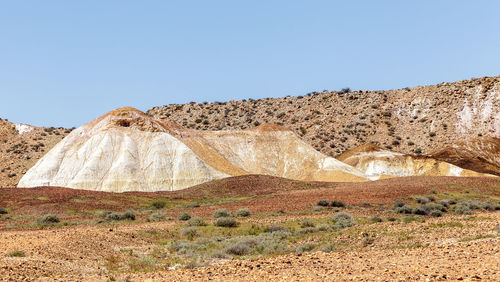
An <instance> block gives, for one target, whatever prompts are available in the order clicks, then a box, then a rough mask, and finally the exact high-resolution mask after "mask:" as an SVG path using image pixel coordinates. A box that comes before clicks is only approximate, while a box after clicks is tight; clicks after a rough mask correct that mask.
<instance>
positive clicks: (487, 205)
mask: <svg viewBox="0 0 500 282" xmlns="http://www.w3.org/2000/svg"><path fill="white" fill-rule="evenodd" d="M481 208H482V209H484V210H487V211H494V210H495V205H494V204H492V203H490V202H484V203H481Z"/></svg>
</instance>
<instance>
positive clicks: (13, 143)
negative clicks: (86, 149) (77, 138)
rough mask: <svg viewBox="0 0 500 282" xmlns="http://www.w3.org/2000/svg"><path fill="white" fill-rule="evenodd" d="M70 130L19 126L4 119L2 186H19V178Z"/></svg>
mask: <svg viewBox="0 0 500 282" xmlns="http://www.w3.org/2000/svg"><path fill="white" fill-rule="evenodd" d="M70 132H71V130H70V129H65V128H54V127H33V126H29V125H18V126H17V128H16V124H14V123H11V122H9V121H7V120H3V119H1V118H0V187H15V186H16V185H17V183H18V182H19V179H21V177H22V176H23V174H24V173H26V171H28V169H30V168H31V167H32V166H33V165H34V164H35V163H36V162H37V161H38V160H39V159H40V158H41V157H42V156H43V155H45V153H47V152H48V151H50V149H52V147H54V146H55V145H56V144H57V143H58V142H59V141H61V140H62V139H63V138H64V137H65V136H66V135H68V134H69V133H70Z"/></svg>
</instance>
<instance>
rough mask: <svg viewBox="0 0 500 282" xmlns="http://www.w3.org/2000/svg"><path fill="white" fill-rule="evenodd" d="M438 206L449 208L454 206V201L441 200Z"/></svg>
mask: <svg viewBox="0 0 500 282" xmlns="http://www.w3.org/2000/svg"><path fill="white" fill-rule="evenodd" d="M438 204H440V205H443V206H444V207H447V208H449V207H450V206H451V205H454V204H456V202H455V201H453V200H450V199H442V200H440V201H439V202H438Z"/></svg>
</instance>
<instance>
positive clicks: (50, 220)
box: [36, 214, 61, 224]
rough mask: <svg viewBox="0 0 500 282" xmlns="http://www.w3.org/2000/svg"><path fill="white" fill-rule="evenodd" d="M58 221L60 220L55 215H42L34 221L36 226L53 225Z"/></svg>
mask: <svg viewBox="0 0 500 282" xmlns="http://www.w3.org/2000/svg"><path fill="white" fill-rule="evenodd" d="M59 221H61V220H60V219H59V217H58V216H57V215H55V214H47V215H44V216H42V217H39V218H38V219H37V220H36V222H37V223H38V224H54V223H58V222H59Z"/></svg>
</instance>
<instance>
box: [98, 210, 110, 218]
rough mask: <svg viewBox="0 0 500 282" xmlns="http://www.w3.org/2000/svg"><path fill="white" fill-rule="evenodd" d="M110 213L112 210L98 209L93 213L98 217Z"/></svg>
mask: <svg viewBox="0 0 500 282" xmlns="http://www.w3.org/2000/svg"><path fill="white" fill-rule="evenodd" d="M110 213H112V211H98V212H96V213H95V215H96V216H98V217H105V216H107V215H108V214H110Z"/></svg>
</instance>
